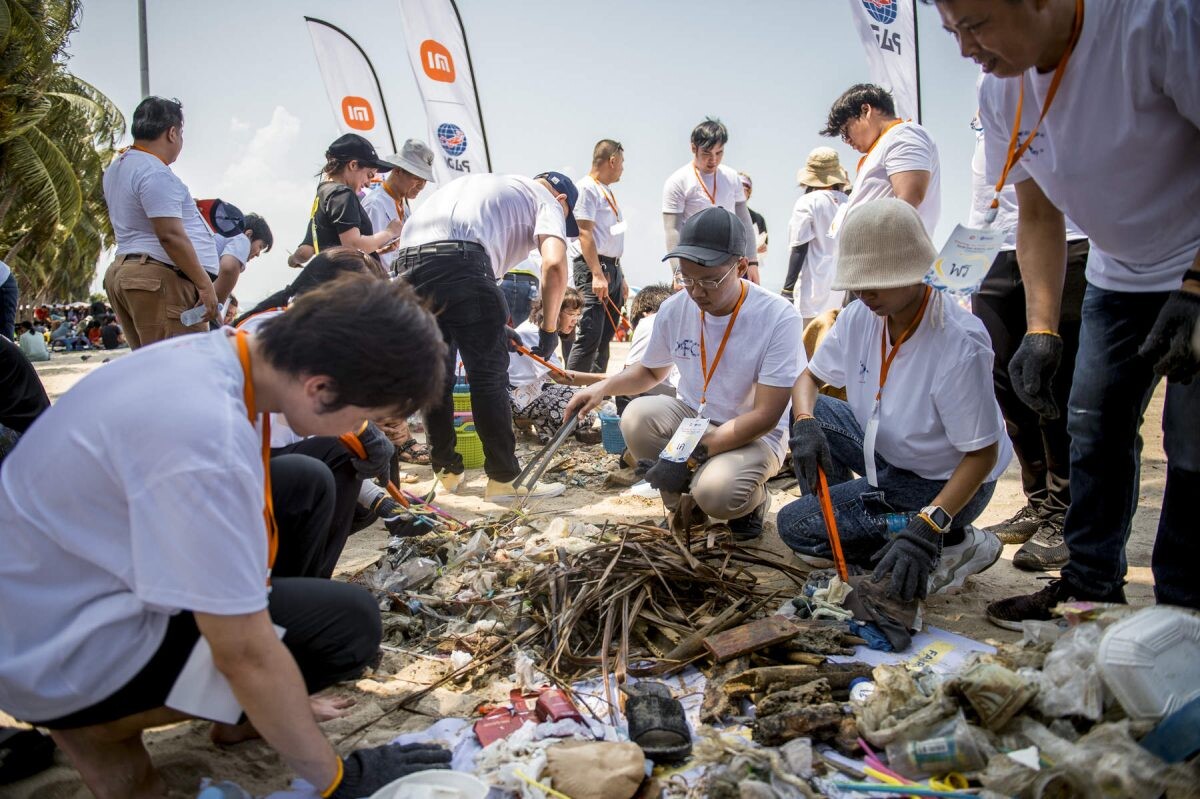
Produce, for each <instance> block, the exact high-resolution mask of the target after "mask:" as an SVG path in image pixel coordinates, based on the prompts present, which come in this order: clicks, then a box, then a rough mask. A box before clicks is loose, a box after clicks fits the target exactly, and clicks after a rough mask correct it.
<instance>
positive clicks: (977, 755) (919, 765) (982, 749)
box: [887, 713, 993, 779]
mask: <svg viewBox="0 0 1200 799" xmlns="http://www.w3.org/2000/svg"><path fill="white" fill-rule="evenodd" d="M992 753H993V750H992V747H991V745H990V744H989V743H988V740H987V737H986V736H985V735H984V734H983V733H982V732H980V731H979V730H977V729H976V728H974V727H972V726H971V725H970V724H968V723H967V720H966V718H964V717H963V715H962V713H959V714H958V716H957V717H956V718H955V719H953V721H952V722H950V723H947V724H945V725H943V726H942V727H940V728H938V729H936V730H934V731H933V732H932V734H931V735H930V736H929V737H925V738H922V739H920V740H913V739H911V738H910V739H908V740H897V741H893V742H892V743H890V744H888V745H887V757H888V765H889V766H891V768H892V769H894V770H896V771H898V772H900V773H901V774H903V775H904V776H906V777H910V778H912V779H921V778H924V777H928V776H932V775H935V774H947V773H949V772H951V771H957V772H960V773H964V774H965V773H970V772H975V771H980V770H982V769H983V767H984V766H986V765H987V762H988V758H989V756H990V755H991V754H992Z"/></svg>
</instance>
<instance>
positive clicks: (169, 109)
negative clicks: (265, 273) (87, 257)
mask: <svg viewBox="0 0 1200 799" xmlns="http://www.w3.org/2000/svg"><path fill="white" fill-rule="evenodd" d="M130 130H131V132H132V133H133V145H132V146H131V147H129V148H128V149H126V150H124V151H123V152H122V153H121V154H120V155H118V156H117V157H116V158H115V159H114V160H113V162H112V163H111V164H109V166H108V169H106V170H104V181H103V183H104V202H105V204H106V205H107V206H108V216H109V219H111V220H112V226H113V234H114V235H115V237H116V240H117V254H116V259H115V260H114V261H113V263H112V265H111V266H109V267H108V271H107V272H105V274H104V290H105V292H107V294H108V302H109V304H110V305H112V308H113V312H114V313H115V314H116V316H117V321H118V322H120V324H121V329H122V330H123V331H125V339H126V340H127V341H128V342H129V347H130V348H131V349H135V350H136V349H137V348H139V347H142V346H144V345H146V344H153V343H154V342H156V341H161V340H162V339H164V338H170V337H171V336H179V335H183V334H184V333H195V332H199V331H202V330H204V328H205V325H204V323H203V322H198V323H197V324H195V325H193V326H192V327H186V326H184V324H183V323H182V322H181V321H180V320H179V315H180V314H181V313H183V312H184V311H186V310H188V309H189V308H193V307H195V306H196V305H197V304H200V303H203V304H204V306H205V308H206V309H207V310H208V317H207V318H208V319H216V317H217V293H216V290H215V289H214V287H213V283H212V279H211V278H210V277H209V273H210V272H211V273H212V274H214V275H215V274H216V273H217V248H216V246H215V245H214V243H213V237H212V231H211V230H209V228H208V225H207V224H205V222H204V219H203V218H202V217H201V216H200V210H199V209H198V208H197V207H196V202H195V200H193V199H192V194H191V192H189V191H188V188H187V186H185V185H183V181H181V180H180V179H179V178H178V177H176V176H175V173H174V172H172V171H171V166H170V165H171V164H172V163H174V162H175V161H176V160H177V159H178V158H179V153H180V152H181V151H182V150H183V106H182V105H181V104H180V103H179V102H178V101H176V100H166V99H163V98H162V97H147V98H146V99H144V100H142V101H141V102H140V103H138V106H137V108H135V109H134V111H133V124H132V125H131V126H130Z"/></svg>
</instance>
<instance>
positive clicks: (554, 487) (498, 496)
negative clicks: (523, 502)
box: [483, 479, 567, 502]
mask: <svg viewBox="0 0 1200 799" xmlns="http://www.w3.org/2000/svg"><path fill="white" fill-rule="evenodd" d="M566 490H567V487H566V486H565V485H563V484H562V483H536V484H534V486H533V488H532V489H531V488H529V487H527V486H521V487H520V488H513V484H512V481H509V482H507V483H502V482H500V481H499V480H491V479H489V480H488V483H487V488H485V489H484V491H483V498H484V499H486V500H488V501H489V502H511V501H512V500H514V499H517V498H518V497H522V498H525V499H548V498H550V497H558V496H562V493H563V492H564V491H566Z"/></svg>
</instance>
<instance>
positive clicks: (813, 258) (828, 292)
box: [783, 147, 848, 327]
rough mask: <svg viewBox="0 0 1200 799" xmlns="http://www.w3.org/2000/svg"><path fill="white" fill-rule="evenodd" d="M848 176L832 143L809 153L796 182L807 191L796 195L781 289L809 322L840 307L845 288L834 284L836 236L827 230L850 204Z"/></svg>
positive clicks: (806, 322) (789, 226) (801, 315)
mask: <svg viewBox="0 0 1200 799" xmlns="http://www.w3.org/2000/svg"><path fill="white" fill-rule="evenodd" d="M847 182H848V178H847V176H846V170H844V169H842V165H841V163H840V162H839V161H838V155H837V152H836V151H834V150H833V149H831V148H829V147H818V148H816V149H815V150H813V151H812V152H811V153H809V154H808V159H807V160H806V161H805V163H804V167H803V168H802V169H801V170H800V174H799V175H797V176H796V183H797V184H798V185H800V186H803V187H804V193H803V194H801V195H800V196H799V197H798V198H796V204H795V206H793V207H792V218H791V219H790V220H789V221H788V248H789V250H790V257H789V260H788V277H787V280H786V281H785V282H784V286H783V294H784V296H785V297H788V296H789V295H790V299H791V300H792V303H793V304H794V305H795V306H796V311H797V312H798V313H799V314H800V317H801V318H802V319H803V320H804V325H805V326H806V327H807V326H808V323H809V322H811V321H812V320H813V319H815V318H816V317H818V316H820V315H821V314H823V313H825V312H826V311H832V310H833V309H835V308H841V307H842V300H843V299H844V296H845V292H841V291H834V290H833V289H832V288H831V287H832V286H833V278H834V273H835V271H836V268H835V264H834V254H835V253H836V252H837V242H836V240H835V239H834V238H833V237H832V236H830V235H829V226H830V224H832V222H833V218H834V216H836V215H837V212H838V210H840V209H841V208H843V207H844V206H845V205H846V201H847V199H848V198H847V197H846V192H845V188H846V183H847ZM797 283H799V288H797V287H796V284H797Z"/></svg>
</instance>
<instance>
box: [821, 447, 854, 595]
mask: <svg viewBox="0 0 1200 799" xmlns="http://www.w3.org/2000/svg"><path fill="white" fill-rule="evenodd" d="M817 498H818V499H819V500H820V502H821V515H822V516H824V517H825V532H826V533H827V534H828V535H829V548H830V549H832V550H833V563H834V565H835V566H836V567H837V573H838V577H840V578H842V582H849V580H850V572H849V571H848V570H847V569H846V556H845V555H843V554H842V538H841V536H839V535H838V529H837V519H836V518H835V517H834V515H833V500H831V499H830V498H829V481H828V480H826V479H825V470H824V469H822V468H821V467H820V465H819V464H818V466H817Z"/></svg>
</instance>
